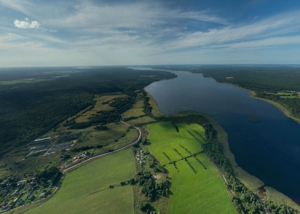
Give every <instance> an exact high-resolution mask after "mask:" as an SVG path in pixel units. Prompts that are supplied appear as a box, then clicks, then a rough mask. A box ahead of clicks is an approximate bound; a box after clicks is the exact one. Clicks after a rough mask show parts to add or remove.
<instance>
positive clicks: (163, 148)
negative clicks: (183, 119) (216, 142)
mask: <svg viewBox="0 0 300 214" xmlns="http://www.w3.org/2000/svg"><path fill="white" fill-rule="evenodd" d="M176 125H177V127H178V129H179V132H177V131H176V129H175V127H174V126H173V125H172V124H171V123H170V122H159V123H154V124H150V125H148V126H147V128H148V130H149V132H150V134H149V141H150V143H151V144H150V146H149V147H150V150H151V151H152V153H153V154H154V155H155V156H156V157H157V158H158V159H159V160H160V162H161V163H162V164H167V163H168V162H169V160H168V158H167V157H166V156H165V155H164V153H165V154H167V155H168V156H169V157H170V159H171V160H178V159H180V156H179V155H178V154H177V153H176V152H175V151H174V149H176V150H177V151H179V152H180V153H181V154H185V155H188V153H187V152H186V151H185V150H184V149H183V148H182V147H181V146H180V145H182V146H184V147H185V148H186V149H188V150H189V151H190V152H192V153H197V152H200V151H202V147H201V143H204V140H203V139H201V138H200V137H199V136H197V134H196V133H195V131H197V132H198V133H199V134H201V135H202V136H203V137H204V136H205V135H204V129H203V128H202V127H201V126H199V125H197V124H190V125H187V124H184V123H179V124H176ZM189 132H190V133H192V134H193V135H194V136H195V137H196V138H197V140H196V139H195V138H194V137H193V136H192V135H191V134H190V133H189ZM163 152H164V153H163Z"/></svg>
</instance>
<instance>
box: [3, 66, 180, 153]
mask: <svg viewBox="0 0 300 214" xmlns="http://www.w3.org/2000/svg"><path fill="white" fill-rule="evenodd" d="M174 77H175V75H174V74H171V73H168V72H163V71H144V70H143V71H138V70H132V69H128V68H120V67H92V68H85V69H78V68H15V69H12V68H8V69H1V70H0V80H1V81H0V124H1V125H0V126H1V127H0V157H1V156H2V155H4V154H5V153H7V152H9V151H10V150H11V149H12V148H14V147H16V146H18V145H23V144H26V143H29V142H30V141H32V140H34V139H35V138H37V137H39V136H41V135H42V134H44V133H46V132H47V131H49V130H51V129H52V128H54V127H55V126H57V125H58V124H59V123H61V122H62V121H64V120H66V119H67V118H69V117H70V116H72V115H75V114H76V113H78V112H79V111H81V110H83V109H85V108H87V107H89V106H92V105H93V104H94V101H93V98H94V95H97V94H105V93H115V92H121V93H124V94H128V95H129V98H128V99H130V100H116V102H115V103H114V104H112V105H116V107H117V109H118V112H117V113H118V114H119V113H121V112H123V111H124V110H126V109H128V107H129V106H128V105H127V106H126V105H125V106H122V105H121V104H124V102H126V103H127V101H128V104H129V105H131V104H132V102H133V100H134V99H135V97H134V96H135V94H134V91H135V90H138V89H143V88H144V87H145V86H147V85H148V84H150V83H151V82H153V81H158V80H161V79H167V78H174ZM24 80H26V81H29V82H30V83H28V82H26V81H24ZM110 116H111V117H110V118H112V119H110V120H116V119H119V118H120V115H116V112H111V115H110ZM100 120H101V119H100V118H95V119H94V122H93V123H97V121H100ZM100 124H101V123H100ZM80 125H84V124H80Z"/></svg>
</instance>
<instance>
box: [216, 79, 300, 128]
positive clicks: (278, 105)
mask: <svg viewBox="0 0 300 214" xmlns="http://www.w3.org/2000/svg"><path fill="white" fill-rule="evenodd" d="M210 78H212V77H210ZM212 79H213V78H212ZM213 80H215V79H213ZM215 81H216V80H215ZM216 82H218V81H216ZM219 83H222V82H219ZM224 83H225V84H228V85H232V86H234V87H236V88H240V89H243V90H246V91H249V92H250V97H251V98H253V99H257V100H262V101H265V102H267V103H270V104H271V105H273V106H275V107H276V108H278V109H279V110H280V111H282V113H284V115H285V116H287V117H288V118H290V119H292V120H294V121H295V122H297V123H299V124H300V119H299V118H296V117H294V116H293V115H291V112H290V111H289V110H287V109H286V108H285V107H284V106H283V105H281V104H280V103H277V102H275V101H273V100H268V99H264V98H261V97H257V96H256V92H255V91H252V90H250V89H248V88H243V87H241V86H238V85H234V84H231V83H227V82H224Z"/></svg>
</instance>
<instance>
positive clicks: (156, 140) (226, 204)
mask: <svg viewBox="0 0 300 214" xmlns="http://www.w3.org/2000/svg"><path fill="white" fill-rule="evenodd" d="M175 125H176V126H177V128H178V130H179V132H177V131H176V128H175V126H174V125H173V124H171V123H170V122H159V123H154V124H149V125H147V128H148V130H149V132H150V133H149V140H150V145H149V148H150V150H151V153H152V154H153V155H154V156H155V157H156V158H157V159H158V160H159V161H160V162H161V163H162V164H164V165H166V168H167V170H168V171H169V177H170V178H171V182H172V186H171V192H172V193H171V195H170V200H169V205H168V213H171V214H173V213H175V214H176V213H236V211H235V209H234V207H233V205H232V203H231V201H230V197H229V195H228V192H227V190H226V185H225V184H224V182H223V180H222V178H221V176H220V174H219V172H218V171H217V169H216V168H214V166H212V165H211V163H210V162H209V160H208V158H207V156H206V154H205V153H203V152H202V148H201V144H204V143H205V138H204V137H205V135H204V129H203V128H202V127H201V126H200V125H197V124H185V123H178V124H175ZM200 135H201V137H200ZM175 150H176V151H175ZM163 152H164V153H165V154H167V156H168V158H167V157H166V155H165V154H164V153H163ZM190 153H192V154H196V155H195V156H192V157H188V156H190ZM180 155H181V156H182V157H183V158H182V157H180ZM169 159H170V160H171V161H177V162H176V164H175V165H176V168H177V169H176V168H175V166H174V165H173V164H169V162H170V160H169Z"/></svg>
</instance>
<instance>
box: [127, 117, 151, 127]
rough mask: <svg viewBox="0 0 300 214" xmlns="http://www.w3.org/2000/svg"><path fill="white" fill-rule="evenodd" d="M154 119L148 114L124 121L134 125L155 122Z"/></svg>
mask: <svg viewBox="0 0 300 214" xmlns="http://www.w3.org/2000/svg"><path fill="white" fill-rule="evenodd" d="M155 121H156V120H155V119H153V118H152V117H149V116H144V117H140V118H137V119H133V120H128V121H126V122H127V123H129V124H131V125H134V126H136V125H137V126H138V125H140V124H147V123H152V122H155Z"/></svg>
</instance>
